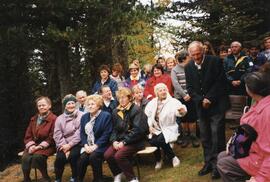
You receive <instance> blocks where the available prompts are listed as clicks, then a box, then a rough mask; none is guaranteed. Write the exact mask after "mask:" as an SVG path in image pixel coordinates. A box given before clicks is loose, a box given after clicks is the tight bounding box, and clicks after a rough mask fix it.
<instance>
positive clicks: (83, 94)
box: [76, 90, 87, 97]
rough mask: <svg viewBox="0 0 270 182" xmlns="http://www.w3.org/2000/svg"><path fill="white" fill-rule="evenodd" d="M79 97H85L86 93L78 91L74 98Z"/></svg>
mask: <svg viewBox="0 0 270 182" xmlns="http://www.w3.org/2000/svg"><path fill="white" fill-rule="evenodd" d="M79 96H87V93H86V91H84V90H79V91H78V92H76V97H79Z"/></svg>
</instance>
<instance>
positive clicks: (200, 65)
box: [194, 55, 205, 70]
mask: <svg viewBox="0 0 270 182" xmlns="http://www.w3.org/2000/svg"><path fill="white" fill-rule="evenodd" d="M204 58H205V55H203V59H202V62H201V64H197V63H196V62H195V61H194V64H195V66H196V67H197V69H198V70H200V69H202V64H203V62H204Z"/></svg>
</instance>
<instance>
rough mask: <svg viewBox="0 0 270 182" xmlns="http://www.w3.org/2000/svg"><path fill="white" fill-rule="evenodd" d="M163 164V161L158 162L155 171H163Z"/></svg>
mask: <svg viewBox="0 0 270 182" xmlns="http://www.w3.org/2000/svg"><path fill="white" fill-rule="evenodd" d="M162 164H163V162H162V160H161V161H158V162H157V163H156V166H155V170H159V169H161V168H162Z"/></svg>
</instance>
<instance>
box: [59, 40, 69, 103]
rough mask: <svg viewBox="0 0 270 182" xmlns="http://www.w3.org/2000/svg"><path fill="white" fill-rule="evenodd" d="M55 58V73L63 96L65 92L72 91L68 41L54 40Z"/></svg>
mask: <svg viewBox="0 0 270 182" xmlns="http://www.w3.org/2000/svg"><path fill="white" fill-rule="evenodd" d="M55 60H56V64H57V73H58V80H59V86H60V95H61V98H63V97H64V96H65V95H66V94H69V93H72V88H71V77H70V62H69V56H68V42H66V41H59V42H56V47H55Z"/></svg>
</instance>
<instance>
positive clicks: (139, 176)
mask: <svg viewBox="0 0 270 182" xmlns="http://www.w3.org/2000/svg"><path fill="white" fill-rule="evenodd" d="M135 164H136V168H137V174H138V179H139V180H140V178H141V174H140V166H139V161H138V156H135Z"/></svg>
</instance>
